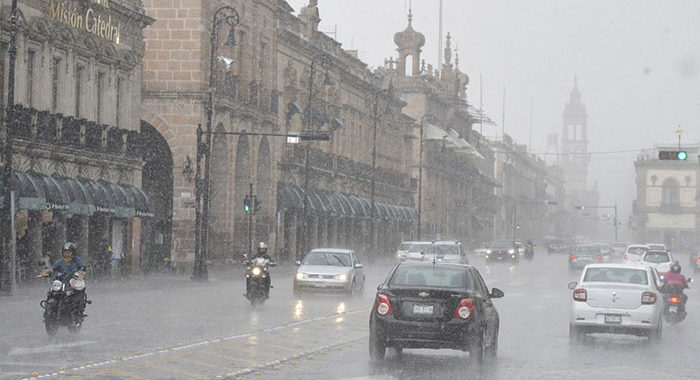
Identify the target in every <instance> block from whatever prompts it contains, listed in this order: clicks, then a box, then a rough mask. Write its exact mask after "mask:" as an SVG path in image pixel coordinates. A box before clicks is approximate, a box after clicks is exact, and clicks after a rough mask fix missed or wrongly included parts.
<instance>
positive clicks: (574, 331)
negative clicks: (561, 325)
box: [569, 324, 586, 344]
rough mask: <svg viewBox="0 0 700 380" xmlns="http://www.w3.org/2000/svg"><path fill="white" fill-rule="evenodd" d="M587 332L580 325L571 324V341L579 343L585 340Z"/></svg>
mask: <svg viewBox="0 0 700 380" xmlns="http://www.w3.org/2000/svg"><path fill="white" fill-rule="evenodd" d="M585 337H586V332H585V331H584V330H583V329H582V328H581V327H579V326H574V325H571V324H570V325H569V343H572V344H577V343H581V342H583V340H584V339H585Z"/></svg>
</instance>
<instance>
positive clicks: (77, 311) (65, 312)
mask: <svg viewBox="0 0 700 380" xmlns="http://www.w3.org/2000/svg"><path fill="white" fill-rule="evenodd" d="M85 273H86V272H85V271H84V270H82V269H81V270H78V271H76V272H75V273H73V274H71V275H64V274H63V273H57V274H56V276H55V277H54V280H53V281H52V282H51V286H50V287H49V290H48V291H47V292H46V299H45V300H43V301H41V303H40V304H39V305H40V306H41V308H42V309H44V327H45V328H46V333H47V334H49V336H54V335H56V332H57V331H58V328H59V327H60V326H66V327H67V328H68V331H70V332H72V333H77V332H80V328H81V327H82V325H83V320H84V319H85V317H87V315H86V314H85V313H84V312H85V306H86V305H88V304H91V303H92V301H89V300H88V299H87V294H86V293H85V278H84V277H85ZM38 277H49V274H44V275H39V276H38Z"/></svg>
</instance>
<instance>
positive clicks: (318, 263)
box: [294, 248, 365, 297]
mask: <svg viewBox="0 0 700 380" xmlns="http://www.w3.org/2000/svg"><path fill="white" fill-rule="evenodd" d="M297 265H298V266H299V268H298V269H297V272H296V273H295V274H294V296H295V297H297V296H299V295H300V294H301V293H302V292H323V293H345V294H347V295H354V294H362V293H363V292H364V290H365V273H364V271H363V268H362V264H361V263H360V260H359V259H358V258H357V255H356V254H355V252H354V251H352V250H349V249H339V248H318V249H314V250H312V251H311V252H309V253H308V254H307V255H306V256H304V259H303V260H301V261H297Z"/></svg>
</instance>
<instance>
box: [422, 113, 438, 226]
mask: <svg viewBox="0 0 700 380" xmlns="http://www.w3.org/2000/svg"><path fill="white" fill-rule="evenodd" d="M426 120H427V121H428V122H435V116H434V115H432V114H425V115H423V117H421V118H420V138H419V143H418V144H419V145H420V148H419V153H418V240H420V234H421V230H420V227H421V226H420V225H421V219H422V218H423V124H425V121H426Z"/></svg>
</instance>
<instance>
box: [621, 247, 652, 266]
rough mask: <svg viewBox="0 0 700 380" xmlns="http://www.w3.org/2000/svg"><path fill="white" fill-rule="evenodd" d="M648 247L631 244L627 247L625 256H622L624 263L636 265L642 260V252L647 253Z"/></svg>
mask: <svg viewBox="0 0 700 380" xmlns="http://www.w3.org/2000/svg"><path fill="white" fill-rule="evenodd" d="M648 250H649V247H647V246H646V245H643V244H631V245H629V246H627V249H626V250H625V254H624V255H623V256H622V258H623V260H624V262H625V263H638V262H640V261H641V260H642V255H644V252H646V251H648Z"/></svg>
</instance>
